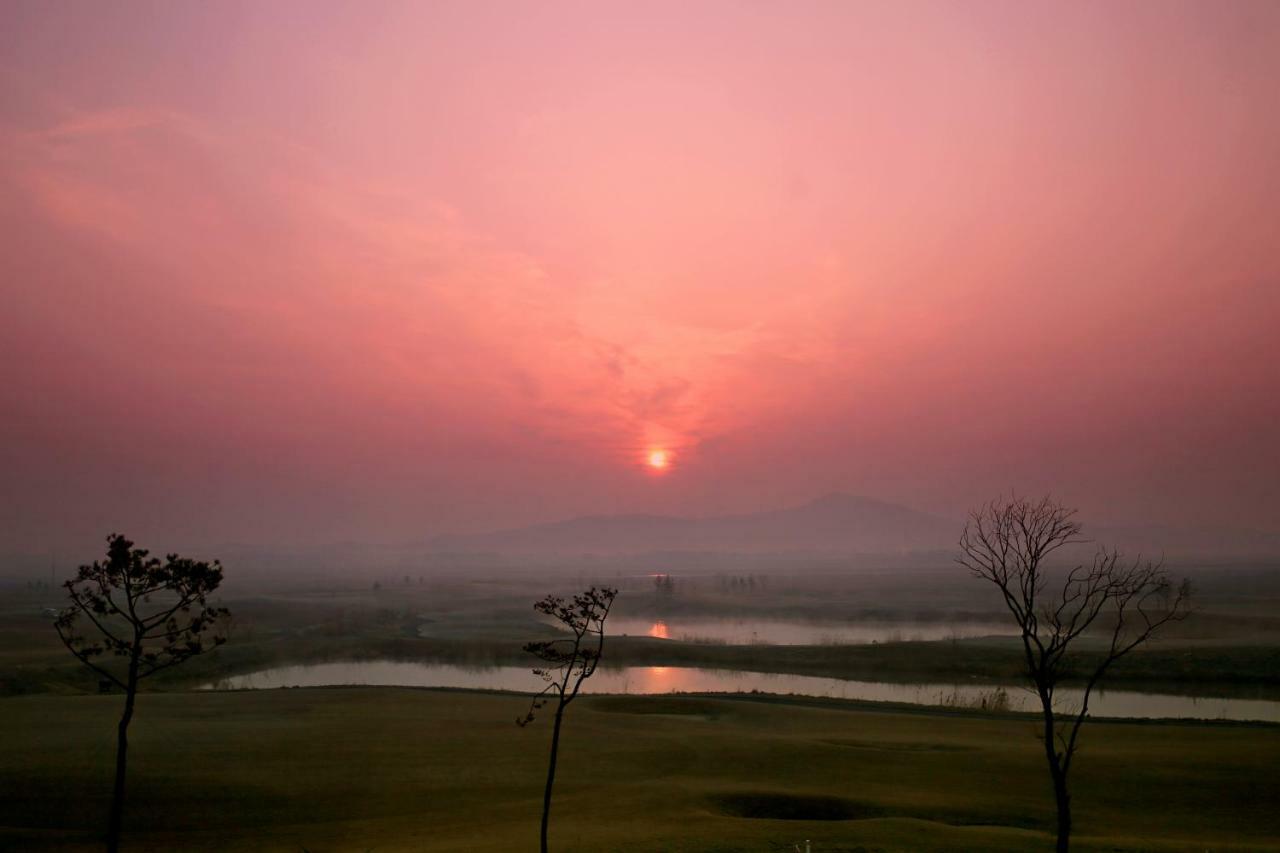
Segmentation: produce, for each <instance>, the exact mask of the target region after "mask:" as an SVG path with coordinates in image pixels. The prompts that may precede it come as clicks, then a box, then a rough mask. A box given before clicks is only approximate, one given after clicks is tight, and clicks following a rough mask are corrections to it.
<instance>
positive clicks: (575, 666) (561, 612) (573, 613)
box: [516, 586, 618, 853]
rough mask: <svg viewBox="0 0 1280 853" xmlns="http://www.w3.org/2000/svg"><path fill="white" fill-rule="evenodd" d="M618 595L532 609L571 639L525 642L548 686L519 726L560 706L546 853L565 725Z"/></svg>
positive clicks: (553, 599)
mask: <svg viewBox="0 0 1280 853" xmlns="http://www.w3.org/2000/svg"><path fill="white" fill-rule="evenodd" d="M617 594H618V591H617V590H616V589H611V588H609V587H594V586H593V587H591V588H590V589H588V590H587V591H586V592H583V593H579V594H578V595H575V596H574V597H573V598H572V599H570V600H566V599H564V598H562V597H561V596H558V595H548V596H547V597H546V598H544V599H542V600H541V601H539V602H538V603H537V604H535V605H533V609H534V610H536V611H538V612H539V613H541V614H544V615H546V616H551V617H554V618H555V619H556V621H558V622H560V623H561V624H562V625H564V627H565V628H567V629H568V630H569V632H570V633H571V635H572V636H569V637H561V638H559V639H556V640H547V641H542V642H535V643H526V644H525V647H524V650H525V651H526V652H529V653H531V654H533V655H536V656H537V658H538V659H539V660H540V661H542V665H541V666H539V667H537V668H535V669H534V670H533V672H534V675H538V676H541V677H542V679H543V680H544V681H546V682H547V686H546V687H544V688H542V690H541V691H539V692H538V694H537V695H536V696H534V697H533V701H532V702H531V703H530V704H529V711H528V713H526V714H525V715H524V716H523V717H521V718H520V719H518V720H516V723H517V725H521V726H527V725H528V724H529V723H532V722H533V719H534V715H535V713H536V712H537V711H538V710H539V709H540V708H542V707H543V706H544V705H546V704H547V702H549V701H552V700H553V699H554V701H555V703H556V711H555V722H554V724H553V726H552V729H551V758H550V760H549V762H548V764H547V785H546V789H545V790H544V791H543V795H542V848H541V849H542V853H547V825H548V823H549V821H550V819H551V789H552V786H553V785H554V784H555V779H556V756H557V754H558V753H559V750H560V726H561V724H562V723H563V722H564V711H565V708H567V707H569V703H570V702H572V701H573V700H574V699H576V698H578V691H579V690H580V689H581V688H582V683H583V682H584V681H586V680H587V679H588V678H590V677H591V676H592V674H593V673H595V671H596V667H597V666H598V665H599V664H600V657H601V655H602V654H603V653H604V620H605V619H607V618H608V617H609V608H611V607H612V606H613V599H614V598H615V597H616V596H617Z"/></svg>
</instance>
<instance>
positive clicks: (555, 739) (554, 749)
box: [542, 704, 564, 853]
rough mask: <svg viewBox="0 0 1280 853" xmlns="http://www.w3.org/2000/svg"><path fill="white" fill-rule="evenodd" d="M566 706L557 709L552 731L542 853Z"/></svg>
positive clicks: (543, 820)
mask: <svg viewBox="0 0 1280 853" xmlns="http://www.w3.org/2000/svg"><path fill="white" fill-rule="evenodd" d="M563 718H564V705H563V704H561V705H560V706H559V707H558V708H556V722H555V726H553V727H552V729H551V761H550V762H549V763H548V764H547V789H546V791H544V792H543V794H542V853H547V824H548V822H549V821H550V820H551V786H552V785H553V784H555V781H556V754H557V753H558V752H559V750H560V721H561V720H562V719H563Z"/></svg>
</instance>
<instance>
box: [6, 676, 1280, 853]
mask: <svg viewBox="0 0 1280 853" xmlns="http://www.w3.org/2000/svg"><path fill="white" fill-rule="evenodd" d="M120 703H121V698H120V697H118V696H103V697H99V696H57V695H51V694H43V695H33V696H18V697H10V698H5V699H0V723H2V724H3V730H4V732H5V737H4V738H3V739H0V849H13V850H33V851H43V850H68V851H69V850H93V849H96V847H95V842H94V837H95V833H97V832H98V831H99V830H100V825H101V822H102V818H103V813H104V808H105V804H106V797H107V794H108V787H109V777H110V766H111V760H112V748H113V727H114V724H115V721H116V717H117V714H118V711H119V708H120ZM524 707H525V700H524V699H523V698H521V697H519V696H515V695H507V694H483V693H464V692H447V691H430V690H405V689H317V690H279V691H269V692H243V693H224V694H209V693H161V694H147V695H144V696H142V697H141V698H140V700H139V712H138V716H137V718H136V720H135V724H134V727H133V744H134V749H133V752H132V763H131V767H130V786H131V787H130V802H129V806H128V817H127V832H126V836H125V841H126V846H125V848H124V849H125V850H131V851H133V850H136V851H142V850H146V851H174V850H210V851H212V850H238V851H259V850H264V851H292V852H293V853H298V851H303V850H309V851H336V850H361V851H362V850H376V851H410V850H439V851H494V853H497V851H513V850H529V849H536V843H537V820H538V814H539V804H540V793H541V780H542V774H543V772H544V767H545V764H544V762H545V758H546V749H547V743H548V737H549V733H550V727H549V725H547V723H548V721H547V720H540V721H539V722H537V723H535V724H534V726H533V727H532V728H529V729H520V728H517V727H516V726H515V725H514V720H515V718H516V716H517V714H518V713H520V712H521V711H522V710H523V708H524ZM563 747H564V749H563V752H562V769H561V775H560V778H559V782H558V787H557V797H556V806H555V812H554V814H553V825H552V842H553V848H554V849H556V850H559V851H582V853H587V851H591V853H595V851H634V852H635V853H639V851H654V850H671V851H683V852H684V853H693V851H699V853H701V851H720V853H728V851H744V853H746V851H752V853H754V851H760V853H764V851H773V853H778V851H790V850H793V849H794V848H793V846H792V845H794V844H797V843H799V844H800V845H801V849H803V841H804V840H805V839H810V840H811V841H812V843H813V850H814V853H822V852H823V851H836V850H842V851H853V850H866V851H872V850H884V851H892V850H926V851H928V850H937V851H941V850H974V851H977V850H989V851H1003V850H1007V851H1013V850H1037V849H1045V850H1047V849H1051V842H1050V838H1049V835H1048V834H1047V833H1048V830H1049V829H1050V825H1051V820H1052V802H1051V798H1050V795H1049V790H1048V782H1047V779H1046V777H1045V774H1044V770H1043V766H1042V757H1041V754H1040V752H1039V749H1040V746H1039V743H1038V742H1037V740H1036V739H1035V736H1034V727H1033V725H1032V723H1031V721H1030V719H1029V718H1023V717H1003V718H1001V717H983V716H979V715H973V714H963V713H955V712H951V713H939V712H930V711H923V710H917V711H914V712H913V711H905V710H904V711H897V710H892V709H891V710H884V709H869V708H867V707H866V706H853V705H845V704H842V703H836V702H822V701H818V700H813V701H803V700H801V701H795V700H784V699H748V698H738V699H728V698H715V699H711V698H699V697H587V698H584V699H582V700H580V701H579V703H577V704H575V705H574V706H573V707H572V708H571V709H570V717H569V719H568V722H567V728H566V737H565V741H564V744H563ZM1078 762H1079V763H1078V767H1077V769H1076V771H1075V773H1076V774H1078V775H1077V776H1076V782H1075V805H1076V811H1077V816H1076V823H1077V830H1078V842H1079V843H1078V844H1077V849H1080V850H1196V851H1202V850H1214V851H1226V850H1280V809H1277V808H1276V807H1275V806H1276V803H1277V802H1280V774H1277V773H1276V772H1275V768H1276V766H1277V764H1278V763H1280V727H1275V726H1243V725H1220V724H1194V725H1183V724H1177V725H1174V724H1151V723H1133V724H1100V723H1098V724H1091V725H1090V726H1089V727H1088V729H1087V730H1086V732H1085V742H1084V749H1083V751H1082V753H1081V754H1080V757H1079V759H1078ZM784 816H790V817H793V818H799V819H780V818H782V817H784ZM820 816H825V817H834V818H839V819H836V820H815V819H806V818H813V817H820Z"/></svg>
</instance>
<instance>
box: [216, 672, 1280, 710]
mask: <svg viewBox="0 0 1280 853" xmlns="http://www.w3.org/2000/svg"><path fill="white" fill-rule="evenodd" d="M329 685H381V686H404V687H458V688H467V689H484V690H515V691H523V692H533V691H535V690H538V689H541V687H542V685H543V682H542V681H541V680H540V679H538V678H537V677H536V676H534V675H533V674H532V673H531V672H530V671H529V670H528V669H526V668H523V667H516V666H492V667H463V666H455V665H451V664H440V663H407V662H402V661H351V662H335V663H321V664H307V665H299V666H284V667H278V668H275V669H267V670H262V671H259V672H253V673H248V674H246V675H237V676H232V677H230V678H226V679H224V680H222V681H219V682H217V683H215V684H206V685H204V686H203V688H202V689H218V690H240V689H269V688H279V687H321V686H329ZM997 689H999V688H996V687H992V686H989V685H973V684H959V685H957V684H941V683H934V684H893V683H889V682H877V681H849V680H845V679H840V678H820V677H815V676H808V675H785V674H779V673H768V672H738V671H734V670H716V669H701V668H696V667H666V666H634V667H619V668H613V669H610V668H604V667H602V668H601V669H600V670H599V671H597V672H596V674H595V675H594V676H592V678H591V679H590V680H589V681H587V682H586V684H585V686H584V692H588V693H634V694H646V693H649V694H660V693H747V692H752V691H758V692H761V693H779V694H788V693H792V694H797V695H803V696H819V697H831V698H839V699H862V700H870V701H876V702H903V703H908V704H912V705H960V706H965V707H978V706H981V704H982V702H983V700H984V699H987V700H988V701H989V700H990V698H991V696H992V694H993V692H994V691H995V690H997ZM1004 690H1005V692H1006V694H1007V699H1008V709H1009V710H1015V711H1018V710H1024V711H1029V710H1035V709H1036V708H1037V707H1038V705H1037V703H1036V699H1035V697H1034V696H1033V695H1031V694H1030V693H1028V692H1027V691H1026V690H1024V689H1023V688H1020V687H1015V686H1006V687H1005V688H1004ZM1061 697H1062V707H1063V708H1064V709H1065V708H1069V707H1072V706H1073V704H1078V703H1079V693H1078V692H1076V691H1070V690H1067V691H1062V692H1061ZM1089 705H1090V714H1091V715H1092V716H1097V717H1126V718H1144V717H1151V718H1179V719H1207V720H1262V721H1267V722H1280V701H1276V700H1271V699H1235V698H1220V697H1206V696H1179V695H1174V694H1164V693H1138V692H1134V691H1128V690H1107V691H1102V692H1097V691H1095V693H1094V696H1093V697H1092V698H1091V700H1090V703H1089Z"/></svg>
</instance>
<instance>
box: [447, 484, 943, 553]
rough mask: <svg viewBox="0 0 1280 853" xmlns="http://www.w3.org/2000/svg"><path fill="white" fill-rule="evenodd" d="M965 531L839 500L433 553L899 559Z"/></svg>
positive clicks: (474, 543) (616, 525)
mask: <svg viewBox="0 0 1280 853" xmlns="http://www.w3.org/2000/svg"><path fill="white" fill-rule="evenodd" d="M959 530H960V524H959V523H958V522H956V521H953V520H950V519H944V518H939V517H938V516H934V515H928V514H926V513H922V512H916V511H915V510H912V509H908V508H907V507H904V506H898V505H896V504H891V503H885V502H883V501H877V500H873V499H871V498H864V497H856V496H853V495H844V494H832V495H827V496H826V497H823V498H819V499H818V500H816V501H813V502H811V503H807V504H805V505H803V506H799V507H794V508H792V509H783V510H775V511H772V512H757V513H749V514H744V515H722V516H711V517H706V518H682V517H679V516H666V515H593V516H582V517H579V518H572V519H569V520H567V521H558V522H552V523H549V524H537V525H533V526H531V527H521V528H516V529H510V530H499V531H495V532H492V533H481V534H474V535H467V536H441V537H437V538H436V539H434V540H432V542H431V548H432V550H434V551H442V552H452V553H491V554H506V555H510V554H564V555H572V554H602V555H604V554H615V555H616V554H637V553H647V552H655V551H679V552H700V551H716V552H729V553H733V552H737V553H747V552H788V553H794V552H825V553H831V552H840V553H859V554H899V553H903V552H911V551H935V550H939V549H949V548H953V547H954V546H955V542H956V537H957V536H958V535H959Z"/></svg>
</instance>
